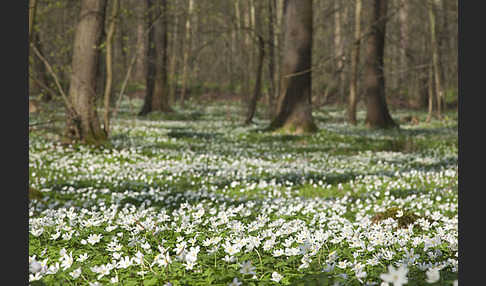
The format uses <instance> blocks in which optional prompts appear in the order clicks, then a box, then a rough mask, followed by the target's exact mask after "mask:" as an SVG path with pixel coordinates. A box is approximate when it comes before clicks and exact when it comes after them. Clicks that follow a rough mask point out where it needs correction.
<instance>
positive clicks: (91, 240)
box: [87, 234, 103, 245]
mask: <svg viewBox="0 0 486 286" xmlns="http://www.w3.org/2000/svg"><path fill="white" fill-rule="evenodd" d="M102 237H103V235H102V234H90V235H89V236H88V240H87V242H88V243H89V244H91V245H95V244H96V243H98V242H100V240H101V238H102Z"/></svg>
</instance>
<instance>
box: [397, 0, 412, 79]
mask: <svg viewBox="0 0 486 286" xmlns="http://www.w3.org/2000/svg"><path fill="white" fill-rule="evenodd" d="M400 1H401V3H400V4H401V6H402V7H401V8H400V10H399V12H398V20H399V23H400V70H401V72H400V75H399V78H400V85H402V86H404V87H407V88H408V87H409V81H408V78H409V74H408V54H409V53H410V51H409V37H408V25H409V17H408V14H409V5H410V3H409V0H400Z"/></svg>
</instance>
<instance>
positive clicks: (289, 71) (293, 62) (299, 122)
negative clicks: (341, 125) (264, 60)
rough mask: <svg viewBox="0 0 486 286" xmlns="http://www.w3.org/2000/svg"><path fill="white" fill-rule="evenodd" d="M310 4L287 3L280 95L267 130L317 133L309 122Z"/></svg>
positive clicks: (288, 0) (290, 0) (298, 0)
mask: <svg viewBox="0 0 486 286" xmlns="http://www.w3.org/2000/svg"><path fill="white" fill-rule="evenodd" d="M312 16H313V13H312V0H286V1H285V5H284V21H285V37H284V54H283V62H282V71H281V82H282V85H281V91H282V95H281V96H280V97H279V101H278V106H277V115H276V117H275V119H274V120H273V121H272V123H271V124H270V129H272V130H275V129H281V130H282V131H283V132H286V133H294V134H301V133H309V132H315V131H317V126H316V125H315V123H314V120H313V118H312V108H311V86H312V77H311V75H312V71H311V65H312Z"/></svg>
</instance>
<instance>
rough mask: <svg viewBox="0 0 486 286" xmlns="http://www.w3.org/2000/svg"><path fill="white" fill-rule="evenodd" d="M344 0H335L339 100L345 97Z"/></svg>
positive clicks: (335, 52) (335, 40)
mask: <svg viewBox="0 0 486 286" xmlns="http://www.w3.org/2000/svg"><path fill="white" fill-rule="evenodd" d="M341 2H342V0H334V10H335V11H334V59H335V62H336V63H335V65H336V70H337V71H338V77H337V80H338V84H337V88H338V91H339V101H340V102H343V101H342V100H343V99H344V94H343V90H344V78H343V75H344V72H343V68H344V60H343V59H344V44H343V31H342V30H343V27H342V18H343V17H344V16H345V13H344V12H343V11H341V9H342V8H341V5H342V3H341Z"/></svg>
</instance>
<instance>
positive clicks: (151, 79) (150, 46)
mask: <svg viewBox="0 0 486 286" xmlns="http://www.w3.org/2000/svg"><path fill="white" fill-rule="evenodd" d="M146 1H147V11H148V15H147V17H148V19H149V20H148V23H147V28H148V31H149V32H148V36H147V38H148V43H147V56H146V59H147V61H146V63H147V73H146V75H147V77H146V78H145V99H144V103H143V106H142V109H141V110H140V112H139V113H138V115H139V116H144V115H147V114H148V113H149V112H151V111H152V98H153V94H154V85H155V67H156V59H155V41H154V35H155V32H154V27H153V26H152V23H153V22H154V21H155V18H156V17H155V11H154V7H155V3H154V2H155V0H146Z"/></svg>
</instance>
